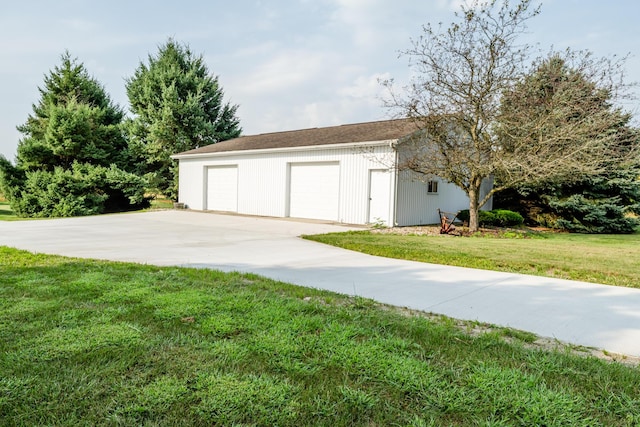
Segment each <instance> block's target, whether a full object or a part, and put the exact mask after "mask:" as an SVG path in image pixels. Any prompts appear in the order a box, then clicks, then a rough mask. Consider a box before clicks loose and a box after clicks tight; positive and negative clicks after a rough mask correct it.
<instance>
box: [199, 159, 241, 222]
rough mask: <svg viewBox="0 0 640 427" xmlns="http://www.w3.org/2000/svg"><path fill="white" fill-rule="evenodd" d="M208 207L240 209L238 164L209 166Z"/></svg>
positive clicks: (211, 208) (219, 209)
mask: <svg viewBox="0 0 640 427" xmlns="http://www.w3.org/2000/svg"><path fill="white" fill-rule="evenodd" d="M206 209H208V210H212V211H227V212H237V211H238V166H235V165H234V166H214V167H209V168H207V203H206Z"/></svg>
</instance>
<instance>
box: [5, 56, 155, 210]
mask: <svg viewBox="0 0 640 427" xmlns="http://www.w3.org/2000/svg"><path fill="white" fill-rule="evenodd" d="M39 91H40V100H39V101H38V103H37V104H34V105H33V114H31V115H29V117H28V118H27V121H26V123H24V124H23V125H21V126H18V130H19V131H20V132H21V133H22V134H23V135H24V137H23V138H22V139H21V140H20V141H19V144H18V152H17V156H16V165H15V166H13V165H11V163H9V162H8V161H7V160H6V159H2V161H0V187H1V188H2V192H3V193H4V194H5V196H6V197H7V198H8V199H9V201H10V203H11V207H12V208H13V210H14V211H15V212H16V213H17V214H18V215H20V216H32V217H33V216H37V217H47V216H74V215H87V214H95V213H102V212H106V211H121V210H128V209H134V208H138V207H140V206H142V205H144V204H145V198H144V186H145V185H144V180H143V179H142V178H140V177H138V176H137V175H135V174H133V173H132V172H131V170H132V165H131V159H130V156H129V154H128V150H127V142H126V139H125V138H124V135H123V132H122V129H121V122H122V119H123V111H122V109H121V108H120V107H118V106H117V105H115V104H114V103H113V102H112V101H111V99H110V98H109V96H108V95H107V93H106V92H105V90H104V88H103V87H102V85H101V84H100V83H99V82H98V81H97V80H96V79H94V78H93V77H91V76H90V75H89V74H88V72H87V70H86V69H85V67H84V65H83V64H82V63H79V62H77V60H75V59H73V58H71V56H70V55H69V53H68V52H67V53H65V54H63V55H62V61H61V64H60V65H59V66H56V67H55V68H54V69H53V70H52V71H51V72H50V73H49V74H48V75H47V76H45V79H44V86H43V87H42V88H39Z"/></svg>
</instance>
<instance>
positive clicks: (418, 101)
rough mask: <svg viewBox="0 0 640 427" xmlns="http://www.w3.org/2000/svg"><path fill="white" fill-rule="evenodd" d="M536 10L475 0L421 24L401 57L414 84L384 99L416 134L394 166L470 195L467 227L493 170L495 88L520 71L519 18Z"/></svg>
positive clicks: (523, 49) (527, 1)
mask: <svg viewBox="0 0 640 427" xmlns="http://www.w3.org/2000/svg"><path fill="white" fill-rule="evenodd" d="M537 14H538V9H532V7H531V0H521V1H520V2H519V3H518V4H517V5H515V6H513V7H512V6H511V5H510V3H509V2H507V1H503V2H500V3H498V1H497V0H493V1H490V2H480V1H475V2H473V3H472V4H471V5H469V6H464V5H463V6H462V9H461V12H458V13H456V14H455V18H456V19H455V21H454V22H453V23H452V24H451V26H450V27H449V28H448V29H443V28H442V27H441V26H439V27H433V26H431V25H430V24H427V25H425V26H424V28H423V34H422V36H421V37H419V38H418V39H417V40H414V41H413V43H412V44H413V47H412V48H411V49H409V50H407V51H405V52H403V53H404V55H406V56H408V57H409V58H410V67H411V68H412V70H413V71H414V73H413V75H414V77H413V81H412V83H411V85H410V86H408V87H407V88H405V89H406V90H405V91H404V92H402V93H397V92H396V91H394V90H393V82H392V81H388V82H386V84H387V86H388V87H389V88H391V89H392V90H391V94H392V98H391V100H390V101H389V103H388V106H389V107H392V108H394V109H396V110H398V111H399V113H400V114H401V115H403V116H406V117H409V118H412V119H413V120H415V122H416V124H417V126H418V127H419V128H420V129H422V132H419V133H417V134H416V136H415V137H413V138H411V139H408V140H407V141H405V143H404V156H403V159H404V161H403V162H402V164H401V165H399V167H400V168H405V169H409V170H412V171H413V172H416V173H418V174H420V175H423V176H425V177H427V179H429V178H430V177H432V176H439V177H441V178H443V179H445V180H447V181H449V182H452V183H453V184H455V185H457V186H458V187H460V188H461V189H462V190H464V191H465V192H466V193H467V195H468V196H469V217H470V218H469V227H470V229H471V230H472V231H474V230H476V229H477V228H478V209H479V208H480V207H482V206H483V205H484V204H485V203H487V201H489V200H490V197H491V195H492V193H491V192H489V193H487V194H484V195H482V197H481V186H482V184H483V181H485V180H487V179H490V178H491V176H492V175H494V174H495V173H496V167H497V158H498V154H497V152H496V150H495V140H494V135H493V132H492V127H493V126H494V124H495V122H496V118H497V115H498V113H499V108H500V98H501V96H502V93H503V92H504V91H505V90H506V89H507V88H509V86H510V85H511V84H512V83H513V82H514V80H515V79H516V78H517V76H519V75H521V73H522V69H523V67H524V61H525V58H526V57H527V53H528V49H527V46H524V45H519V44H518V43H517V39H518V36H520V35H521V34H522V33H523V31H524V30H525V28H526V25H525V24H526V21H527V20H529V19H530V18H532V17H533V16H535V15H537Z"/></svg>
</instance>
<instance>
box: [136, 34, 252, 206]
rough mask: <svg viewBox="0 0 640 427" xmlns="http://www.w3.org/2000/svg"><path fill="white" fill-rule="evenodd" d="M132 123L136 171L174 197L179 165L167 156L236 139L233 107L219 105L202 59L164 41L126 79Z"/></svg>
mask: <svg viewBox="0 0 640 427" xmlns="http://www.w3.org/2000/svg"><path fill="white" fill-rule="evenodd" d="M126 87H127V95H128V97H129V102H130V105H131V111H132V112H133V114H134V115H135V118H134V119H133V120H132V121H130V122H129V124H128V128H129V137H130V146H131V147H132V150H134V152H135V153H136V155H137V156H138V157H139V159H140V162H139V165H140V172H142V173H144V174H146V176H147V177H148V178H149V180H150V182H152V183H153V186H154V187H156V188H157V190H158V191H160V192H161V193H163V194H164V195H165V196H168V197H170V198H172V199H174V200H175V199H176V198H177V179H178V166H177V162H175V161H173V160H172V159H171V158H170V156H171V155H172V154H175V153H178V152H182V151H186V150H191V149H194V148H199V147H202V146H205V145H209V144H214V143H216V142H220V141H224V140H227V139H231V138H235V137H237V136H239V135H240V132H241V129H240V127H239V120H238V118H237V117H236V110H237V108H238V107H237V106H235V105H230V104H229V103H224V102H223V90H222V88H221V87H220V85H219V83H218V78H217V77H215V76H213V75H211V74H210V73H209V71H208V69H207V66H206V64H205V63H204V60H203V58H202V56H196V55H194V54H193V53H192V52H191V50H190V49H189V47H188V46H186V45H182V44H179V43H177V42H175V41H174V40H171V39H170V40H169V41H167V43H165V44H164V45H163V46H161V47H160V48H159V51H158V54H157V55H156V56H151V55H149V58H148V64H144V63H140V65H139V66H138V68H137V69H136V71H135V74H134V76H133V77H131V78H130V79H128V80H127V84H126Z"/></svg>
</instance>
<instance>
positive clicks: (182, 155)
mask: <svg viewBox="0 0 640 427" xmlns="http://www.w3.org/2000/svg"><path fill="white" fill-rule="evenodd" d="M397 142H398V140H397V139H389V140H385V141H365V142H350V143H345V144H325V145H302V146H297V147H283V148H263V149H253V150H235V151H220V152H214V153H192V154H189V153H180V154H174V155H173V156H171V158H172V159H175V160H183V159H197V158H201V157H227V156H237V155H253V154H266V153H282V152H287V153H290V152H299V151H307V152H308V151H317V150H327V149H332V150H335V149H341V148H362V147H385V146H388V147H391V148H394V149H395V146H396V143H397Z"/></svg>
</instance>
